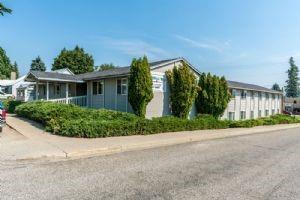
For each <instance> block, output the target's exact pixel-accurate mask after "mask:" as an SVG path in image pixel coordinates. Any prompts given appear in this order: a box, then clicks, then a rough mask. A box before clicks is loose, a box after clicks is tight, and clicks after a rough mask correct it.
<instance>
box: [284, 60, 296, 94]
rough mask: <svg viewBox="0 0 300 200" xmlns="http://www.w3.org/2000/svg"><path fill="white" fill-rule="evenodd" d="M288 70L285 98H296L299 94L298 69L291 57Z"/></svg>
mask: <svg viewBox="0 0 300 200" xmlns="http://www.w3.org/2000/svg"><path fill="white" fill-rule="evenodd" d="M289 64H290V69H289V70H288V71H287V74H288V80H287V81H286V84H287V85H286V87H285V93H286V96H287V97H293V98H295V97H298V94H299V77H298V73H299V69H298V67H297V66H296V64H295V61H294V58H293V57H291V58H290V61H289Z"/></svg>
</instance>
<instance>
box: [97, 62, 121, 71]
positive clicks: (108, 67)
mask: <svg viewBox="0 0 300 200" xmlns="http://www.w3.org/2000/svg"><path fill="white" fill-rule="evenodd" d="M115 68H118V66H115V65H114V64H112V63H109V64H107V63H104V64H102V65H100V66H99V67H96V70H97V71H104V70H108V69H115Z"/></svg>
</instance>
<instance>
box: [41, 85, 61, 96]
mask: <svg viewBox="0 0 300 200" xmlns="http://www.w3.org/2000/svg"><path fill="white" fill-rule="evenodd" d="M43 88H44V93H45V86H44V85H43ZM55 94H56V95H60V85H56V86H55ZM44 95H45V94H44Z"/></svg>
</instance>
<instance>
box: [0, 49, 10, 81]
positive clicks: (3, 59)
mask: <svg viewBox="0 0 300 200" xmlns="http://www.w3.org/2000/svg"><path fill="white" fill-rule="evenodd" d="M12 71H13V66H12V64H11V62H10V59H9V58H8V56H7V55H6V52H5V51H4V49H3V48H1V47H0V79H10V75H11V72H12Z"/></svg>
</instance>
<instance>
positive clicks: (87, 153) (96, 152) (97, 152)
mask: <svg viewBox="0 0 300 200" xmlns="http://www.w3.org/2000/svg"><path fill="white" fill-rule="evenodd" d="M293 125H294V126H292V127H284V128H275V129H272V130H269V131H264V130H259V131H254V132H249V133H239V134H225V135H219V134H215V135H214V134H211V135H210V136H208V137H202V136H203V135H201V134H199V135H197V136H195V137H194V136H190V137H186V138H180V139H170V140H167V141H160V142H146V143H142V144H135V145H121V146H115V147H107V148H95V149H90V150H83V151H76V152H68V153H67V158H69V159H76V158H84V157H93V156H101V155H111V154H115V153H122V152H128V151H136V150H145V149H151V148H157V147H165V146H172V145H178V144H185V143H189V142H201V141H209V140H218V139H226V138H235V137H242V136H249V135H254V134H264V133H270V132H276V131H281V130H288V129H295V128H300V124H293ZM295 125H296V126H295ZM247 129H248V128H247ZM166 134H168V133H166Z"/></svg>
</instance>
